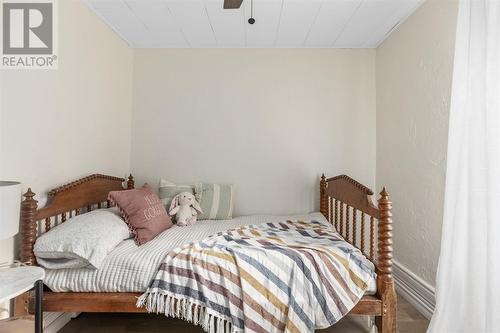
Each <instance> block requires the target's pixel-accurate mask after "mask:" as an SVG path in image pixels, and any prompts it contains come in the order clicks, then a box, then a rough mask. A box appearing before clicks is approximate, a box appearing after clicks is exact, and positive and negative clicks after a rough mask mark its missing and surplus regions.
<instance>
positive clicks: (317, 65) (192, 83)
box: [131, 49, 375, 215]
mask: <svg viewBox="0 0 500 333" xmlns="http://www.w3.org/2000/svg"><path fill="white" fill-rule="evenodd" d="M134 59H135V61H134V98H133V105H134V106H133V122H132V157H131V159H132V161H131V165H132V172H133V174H134V176H136V178H137V179H138V181H139V182H142V181H148V182H150V183H151V184H155V185H156V184H157V183H158V180H159V178H160V177H164V178H167V179H169V180H171V181H174V182H179V183H185V182H193V181H200V180H201V181H206V182H221V183H233V184H235V185H236V200H235V214H237V215H240V214H250V213H275V214H278V213H298V212H308V211H312V210H314V209H316V210H317V209H318V191H319V189H318V179H319V176H320V175H321V172H325V173H326V174H327V175H330V176H331V175H336V174H339V173H348V174H350V175H352V176H353V177H355V178H357V179H358V180H359V181H361V182H363V183H366V184H369V185H373V184H374V183H375V51H374V50H327V49H315V50H314V49H196V50H189V49H184V50H179V49H177V50H175V49H170V50H167V49H149V50H147V49H146V50H136V52H135V57H134Z"/></svg>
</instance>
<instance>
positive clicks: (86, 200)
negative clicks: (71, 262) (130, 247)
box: [15, 175, 396, 333]
mask: <svg viewBox="0 0 500 333" xmlns="http://www.w3.org/2000/svg"><path fill="white" fill-rule="evenodd" d="M131 188H134V180H133V177H132V175H130V177H129V178H128V181H127V182H125V180H124V179H122V178H117V177H111V176H105V175H91V176H89V177H85V178H82V179H79V180H77V181H75V182H72V183H69V184H67V185H64V186H61V187H59V188H56V189H54V190H52V191H50V192H49V203H48V204H47V206H46V207H44V208H41V209H38V207H37V201H36V200H34V195H35V194H34V193H33V192H32V191H31V189H28V192H27V193H26V194H25V195H24V196H25V199H24V200H23V202H22V204H21V235H22V244H21V260H22V261H23V262H26V263H28V264H30V265H36V264H37V263H36V259H35V255H34V253H33V245H34V244H35V241H36V238H37V237H38V236H39V235H41V234H42V233H44V232H46V231H48V230H50V229H51V228H52V227H53V226H54V225H57V224H59V223H64V222H65V221H66V220H67V218H69V217H71V216H73V215H79V214H83V213H85V212H88V211H91V210H92V209H94V208H101V207H106V206H109V205H110V203H109V202H108V201H107V200H106V199H107V195H108V193H109V191H113V190H121V189H131ZM372 195H373V192H372V191H371V190H370V189H368V188H367V187H365V186H363V185H362V184H360V183H358V182H356V181H355V180H353V179H352V178H350V177H348V176H345V175H342V176H337V177H333V178H329V179H326V178H325V176H324V175H323V176H322V177H321V181H320V210H321V213H323V215H324V216H325V217H326V218H327V219H328V220H329V221H330V222H331V223H332V224H333V225H334V226H335V227H336V228H337V230H338V231H339V233H341V234H342V235H343V236H344V238H345V239H346V240H347V241H348V242H350V243H351V244H353V245H354V246H356V247H357V248H359V249H360V250H361V251H362V252H363V253H364V254H365V255H366V256H367V257H368V258H369V259H370V260H372V261H373V262H374V264H375V266H376V269H377V294H376V295H375V296H364V297H363V298H362V299H361V301H360V302H359V303H358V304H357V305H356V306H355V307H354V308H353V309H352V310H351V312H350V314H352V315H368V316H376V323H377V326H378V328H379V333H389V332H391V333H395V332H396V294H395V291H394V281H393V277H392V219H391V216H392V215H391V208H392V207H391V202H390V200H389V194H388V192H387V191H386V190H385V188H384V189H383V190H382V192H381V193H380V198H379V200H378V205H375V204H374V203H373V202H372V199H371V196H372ZM375 234H377V235H378V236H377V238H375ZM375 247H376V248H377V253H375ZM138 296H139V294H137V293H72V292H67V293H53V292H45V293H44V297H43V310H44V311H50V312H144V309H138V308H137V307H136V306H135V304H136V300H137V297H138ZM32 305H33V296H32V295H31V294H30V293H26V294H24V295H23V296H21V297H19V298H17V299H16V309H15V312H16V314H22V313H26V312H32V310H33V307H32Z"/></svg>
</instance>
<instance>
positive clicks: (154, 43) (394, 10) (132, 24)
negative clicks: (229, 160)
mask: <svg viewBox="0 0 500 333" xmlns="http://www.w3.org/2000/svg"><path fill="white" fill-rule="evenodd" d="M84 1H85V2H86V3H87V4H88V5H89V6H90V8H91V9H92V10H93V11H94V12H95V13H96V14H97V15H99V16H100V17H101V18H102V19H103V20H104V21H105V22H106V23H107V24H108V25H109V26H110V27H111V28H112V29H113V30H115V31H116V32H117V33H118V34H119V35H120V36H121V37H122V38H123V39H124V40H125V41H127V43H128V44H129V45H130V46H131V47H136V48H155V47H165V48H170V47H175V48H177V47H179V48H184V47H263V48H268V47H292V48H301V47H321V48H323V47H326V48H330V47H333V48H373V47H377V46H378V45H379V44H380V43H381V42H382V41H383V40H384V39H385V38H386V37H387V36H388V35H389V34H390V33H391V32H392V31H393V30H394V28H395V27H397V26H398V25H399V24H400V23H401V22H402V21H404V20H405V19H406V18H407V17H408V16H409V15H410V14H411V13H413V11H415V9H416V8H417V7H418V6H419V5H420V4H421V3H422V1H423V0H254V17H255V20H256V22H255V24H254V25H250V24H248V23H247V20H248V18H249V17H250V0H243V4H242V6H241V8H240V9H223V8H222V4H223V0H84Z"/></svg>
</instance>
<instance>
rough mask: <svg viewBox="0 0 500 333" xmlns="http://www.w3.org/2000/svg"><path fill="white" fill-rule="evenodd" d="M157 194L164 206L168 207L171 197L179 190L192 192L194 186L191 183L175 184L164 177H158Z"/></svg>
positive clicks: (179, 191)
mask: <svg viewBox="0 0 500 333" xmlns="http://www.w3.org/2000/svg"><path fill="white" fill-rule="evenodd" d="M158 192H159V196H160V199H161V201H162V202H163V205H165V208H167V209H168V208H169V207H170V203H171V202H172V199H173V198H174V197H175V196H176V195H177V194H179V193H181V192H189V193H193V194H194V186H192V185H176V184H174V183H171V182H169V181H166V180H165V179H160V186H159V188H158Z"/></svg>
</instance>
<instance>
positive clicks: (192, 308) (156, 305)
mask: <svg viewBox="0 0 500 333" xmlns="http://www.w3.org/2000/svg"><path fill="white" fill-rule="evenodd" d="M136 306H137V307H138V308H142V307H144V306H145V307H146V310H147V311H148V312H149V313H156V314H159V313H163V314H164V315H165V316H168V317H173V318H179V319H183V320H185V321H187V322H189V323H192V324H194V325H199V326H201V327H202V328H203V330H204V331H205V332H208V333H231V332H232V330H231V326H232V325H231V322H230V320H229V319H225V318H221V317H218V316H216V315H215V314H212V313H211V311H210V309H207V308H206V307H204V306H202V305H199V304H197V303H196V302H192V301H189V300H187V299H184V298H176V297H173V296H172V295H166V294H163V293H150V294H143V295H141V296H140V297H139V298H138V299H137V303H136Z"/></svg>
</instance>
